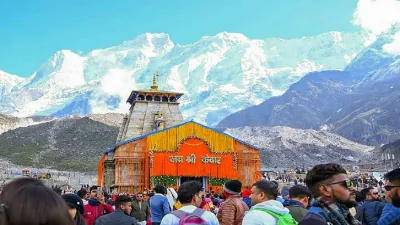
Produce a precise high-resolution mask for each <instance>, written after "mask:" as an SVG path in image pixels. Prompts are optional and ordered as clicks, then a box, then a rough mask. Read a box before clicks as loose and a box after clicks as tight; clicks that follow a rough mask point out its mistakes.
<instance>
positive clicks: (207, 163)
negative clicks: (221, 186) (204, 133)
mask: <svg viewBox="0 0 400 225" xmlns="http://www.w3.org/2000/svg"><path fill="white" fill-rule="evenodd" d="M153 155H154V164H153V168H151V172H150V173H151V174H150V175H151V176H162V175H163V176H196V177H201V176H207V177H215V178H232V179H235V178H236V177H237V170H236V169H235V168H234V157H233V154H231V153H229V152H227V153H213V152H211V151H210V149H209V147H208V145H207V144H206V143H205V142H203V141H202V140H199V139H197V138H190V139H187V140H185V141H184V142H183V143H182V144H181V145H180V146H179V148H178V151H177V152H154V153H153Z"/></svg>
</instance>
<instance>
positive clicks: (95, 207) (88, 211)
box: [83, 186, 114, 225]
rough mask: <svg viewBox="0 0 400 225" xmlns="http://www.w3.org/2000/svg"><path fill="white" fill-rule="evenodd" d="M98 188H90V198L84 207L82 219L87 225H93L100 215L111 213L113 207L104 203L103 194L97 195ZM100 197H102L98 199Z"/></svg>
mask: <svg viewBox="0 0 400 225" xmlns="http://www.w3.org/2000/svg"><path fill="white" fill-rule="evenodd" d="M98 189H99V186H92V187H90V189H89V191H90V198H89V201H88V204H87V205H85V210H84V214H83V218H84V219H85V222H86V224H87V225H93V224H94V222H95V221H96V220H97V219H98V218H99V217H100V216H102V215H104V214H108V213H112V212H113V211H114V209H113V207H112V206H110V205H108V204H106V203H105V202H104V193H100V195H98V194H97V191H100V190H98ZM100 196H102V197H100Z"/></svg>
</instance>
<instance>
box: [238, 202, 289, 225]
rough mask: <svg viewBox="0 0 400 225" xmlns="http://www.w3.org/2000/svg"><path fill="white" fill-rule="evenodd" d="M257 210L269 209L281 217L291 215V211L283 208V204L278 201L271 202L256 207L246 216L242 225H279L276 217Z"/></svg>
mask: <svg viewBox="0 0 400 225" xmlns="http://www.w3.org/2000/svg"><path fill="white" fill-rule="evenodd" d="M257 208H261V209H267V210H270V211H272V212H275V213H277V214H280V215H286V214H289V209H287V208H285V207H283V205H282V203H280V202H279V201H276V200H269V201H266V202H262V203H259V204H257V205H254V206H253V207H252V208H251V210H250V211H248V212H247V213H246V215H245V216H244V219H243V223H242V225H275V224H277V223H278V220H277V219H276V218H275V217H274V216H272V215H270V214H268V213H267V212H263V211H260V210H256V209H257Z"/></svg>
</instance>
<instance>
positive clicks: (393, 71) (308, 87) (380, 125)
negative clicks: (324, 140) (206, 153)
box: [217, 27, 400, 145]
mask: <svg viewBox="0 0 400 225" xmlns="http://www.w3.org/2000/svg"><path fill="white" fill-rule="evenodd" d="M399 28H400V27H393V29H392V30H390V31H389V32H387V33H384V34H382V35H381V36H380V37H378V39H377V40H376V42H375V43H373V44H371V45H370V46H368V47H367V48H365V49H364V50H363V51H362V52H360V54H359V55H358V56H357V57H356V58H355V59H354V60H353V62H351V64H350V65H349V66H348V67H346V69H345V70H344V71H320V72H313V73H309V74H307V75H306V76H304V77H303V78H302V79H301V80H299V81H298V82H297V83H295V84H293V85H292V86H291V87H290V88H289V89H288V90H287V91H286V92H285V94H283V95H282V96H279V97H276V98H270V99H267V100H266V101H265V102H263V103H262V104H260V105H257V106H252V107H249V108H247V109H244V110H242V111H239V112H237V113H234V114H231V115H229V116H228V117H226V118H225V119H223V120H222V121H221V122H220V123H219V124H218V126H217V127H220V128H234V127H243V126H289V127H293V128H299V129H320V128H321V129H324V130H328V131H330V132H333V133H337V134H339V135H342V136H344V137H346V138H348V139H350V140H353V141H357V142H360V143H364V144H367V145H378V144H386V143H388V142H391V141H394V140H397V139H399V138H400V120H399V118H398V115H399V112H400V51H399V52H398V53H396V52H395V51H390V50H396V48H397V47H398V46H400V42H397V43H396V42H395V41H396V37H397V35H400V29H399ZM399 37H400V36H399ZM385 46H386V47H385ZM387 46H391V48H389V49H388V47H387Z"/></svg>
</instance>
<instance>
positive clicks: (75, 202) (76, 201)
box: [61, 194, 84, 215]
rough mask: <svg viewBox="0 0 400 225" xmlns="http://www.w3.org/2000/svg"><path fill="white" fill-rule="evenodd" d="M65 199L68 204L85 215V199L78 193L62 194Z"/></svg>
mask: <svg viewBox="0 0 400 225" xmlns="http://www.w3.org/2000/svg"><path fill="white" fill-rule="evenodd" d="M61 197H62V198H63V199H64V201H65V202H66V203H67V205H68V206H69V207H71V208H75V209H76V210H78V211H79V212H80V213H81V215H83V209H84V206H83V201H82V199H81V198H80V197H79V196H78V195H76V194H65V195H62V196H61Z"/></svg>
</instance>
